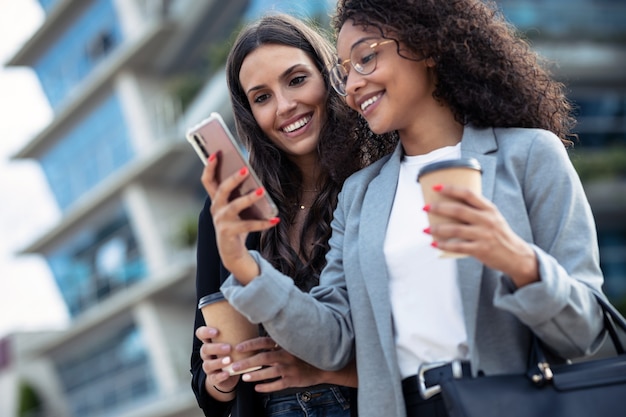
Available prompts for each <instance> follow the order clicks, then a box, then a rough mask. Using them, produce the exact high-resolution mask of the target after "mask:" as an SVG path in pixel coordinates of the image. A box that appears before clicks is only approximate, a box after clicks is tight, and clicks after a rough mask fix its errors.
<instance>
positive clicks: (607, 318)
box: [594, 292, 626, 355]
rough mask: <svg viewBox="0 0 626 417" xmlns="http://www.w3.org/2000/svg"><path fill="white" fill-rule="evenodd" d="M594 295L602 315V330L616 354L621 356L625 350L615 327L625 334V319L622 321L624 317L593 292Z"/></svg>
mask: <svg viewBox="0 0 626 417" xmlns="http://www.w3.org/2000/svg"><path fill="white" fill-rule="evenodd" d="M594 295H595V296H596V299H597V300H598V304H600V307H602V310H603V313H604V328H605V329H606V330H607V332H608V333H609V336H610V337H611V340H612V341H613V346H615V350H616V351H617V353H618V354H619V355H623V354H624V352H625V351H626V350H625V349H624V345H623V344H622V342H621V340H620V338H619V335H618V334H617V329H616V325H617V326H619V327H621V329H622V330H624V331H625V332H626V319H624V316H622V315H621V314H620V312H619V311H617V309H616V308H615V307H614V306H613V305H612V304H611V303H610V302H609V301H608V300H606V299H605V298H604V297H602V296H600V295H598V294H596V293H595V292H594Z"/></svg>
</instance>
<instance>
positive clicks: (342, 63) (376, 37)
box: [337, 36, 386, 65]
mask: <svg viewBox="0 0 626 417" xmlns="http://www.w3.org/2000/svg"><path fill="white" fill-rule="evenodd" d="M373 39H386V38H383V37H382V36H366V37H364V38H361V39H359V40H358V41H356V42H354V43H353V44H352V45H351V46H350V55H351V54H352V51H353V50H354V48H355V47H356V46H357V45H358V44H360V43H363V42H365V41H369V40H373ZM348 61H350V58H348V59H344V60H343V62H342V61H341V57H340V56H339V55H338V54H337V63H338V64H339V65H344V64H345V63H346V62H348Z"/></svg>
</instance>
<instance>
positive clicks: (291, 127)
mask: <svg viewBox="0 0 626 417" xmlns="http://www.w3.org/2000/svg"><path fill="white" fill-rule="evenodd" d="M310 121H311V116H306V117H303V118H302V119H300V120H298V121H296V122H293V123H292V124H290V125H289V126H285V127H284V128H283V131H284V132H286V133H291V132H293V131H294V130H296V129H300V128H301V127H302V126H304V125H305V124H307V123H309V122H310Z"/></svg>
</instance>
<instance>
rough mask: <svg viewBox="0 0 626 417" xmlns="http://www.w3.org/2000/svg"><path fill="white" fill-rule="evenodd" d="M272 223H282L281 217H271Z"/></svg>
mask: <svg viewBox="0 0 626 417" xmlns="http://www.w3.org/2000/svg"><path fill="white" fill-rule="evenodd" d="M270 223H271V224H278V223H280V218H279V217H272V218H271V219H270Z"/></svg>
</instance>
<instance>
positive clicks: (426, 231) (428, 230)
mask: <svg viewBox="0 0 626 417" xmlns="http://www.w3.org/2000/svg"><path fill="white" fill-rule="evenodd" d="M424 233H426V234H427V235H429V234H430V227H427V228H426V229H424Z"/></svg>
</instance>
